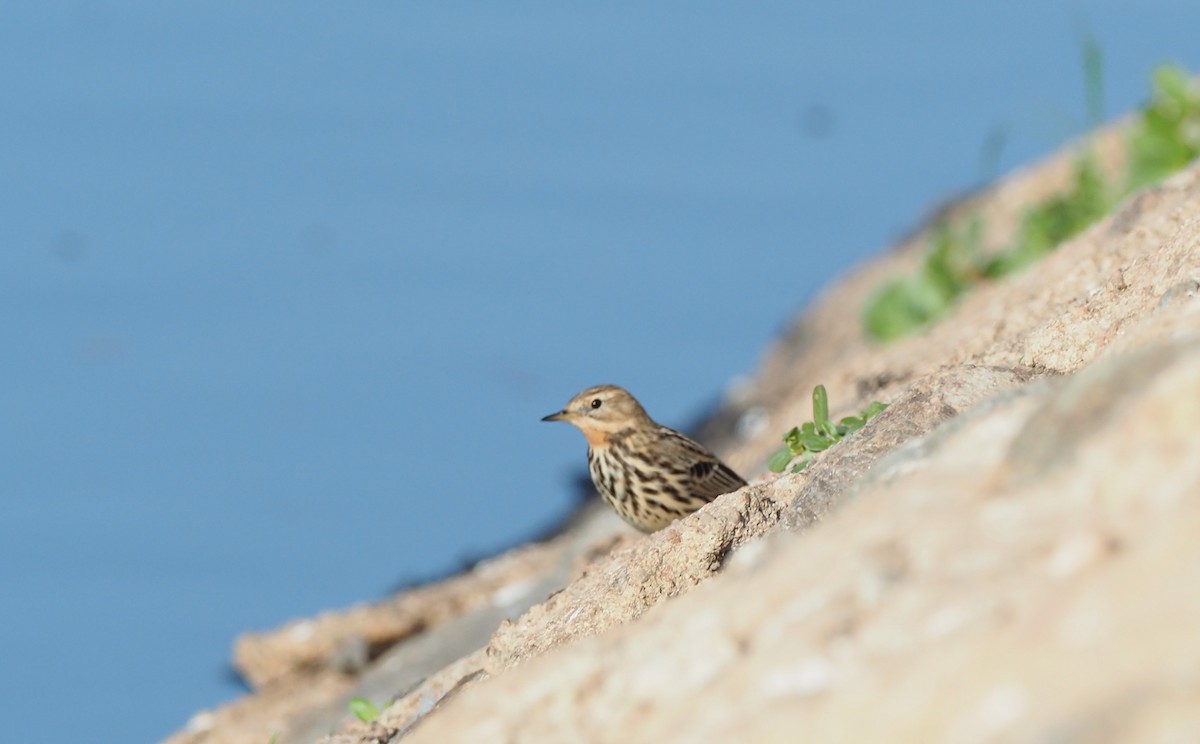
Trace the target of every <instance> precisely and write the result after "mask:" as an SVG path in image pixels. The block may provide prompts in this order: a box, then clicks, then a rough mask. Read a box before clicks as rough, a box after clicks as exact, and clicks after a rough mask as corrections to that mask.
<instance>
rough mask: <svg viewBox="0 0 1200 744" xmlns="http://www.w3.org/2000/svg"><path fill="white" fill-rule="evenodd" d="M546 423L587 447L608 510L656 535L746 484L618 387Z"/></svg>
mask: <svg viewBox="0 0 1200 744" xmlns="http://www.w3.org/2000/svg"><path fill="white" fill-rule="evenodd" d="M542 421H566V422H567V423H569V424H571V425H572V426H574V427H575V428H577V429H579V430H580V431H581V432H583V436H584V438H586V439H587V443H588V454H587V458H588V471H589V472H590V473H591V475H592V483H594V484H595V485H596V490H597V491H599V492H600V496H601V497H603V499H604V500H605V501H607V502H608V505H609V506H611V507H612V508H614V509H616V510H617V514H619V515H621V518H622V519H624V520H625V521H626V522H629V523H630V524H632V525H633V526H634V527H637V528H638V529H639V530H642V531H643V532H653V531H655V530H658V529H662V528H663V527H666V526H667V525H668V524H670V523H671V522H673V521H674V520H676V519H678V518H679V517H683V516H686V515H688V514H691V513H692V512H694V511H696V510H697V509H699V508H700V507H702V506H704V505H705V504H707V503H708V502H710V501H712V500H713V499H715V498H716V497H718V496H720V495H721V494H723V493H729V492H730V491H736V490H737V489H739V488H741V487H742V486H744V485H746V481H745V480H743V479H742V477H741V476H739V475H738V474H737V473H735V472H733V471H732V470H731V469H730V468H729V466H727V465H726V464H725V463H723V462H721V461H720V460H718V459H717V457H716V455H714V454H713V453H711V452H709V451H708V450H706V449H704V447H702V446H701V445H699V444H697V443H696V442H693V441H692V440H691V439H688V438H687V437H685V436H684V435H682V434H680V433H679V432H677V431H675V430H674V429H668V428H667V427H665V426H662V425H660V424H656V423H654V420H653V419H651V418H650V417H649V416H648V415H647V414H646V411H645V409H643V408H642V406H641V404H639V403H638V402H637V400H635V399H634V397H633V396H632V395H630V394H629V393H627V392H626V391H624V390H622V389H621V388H619V387H617V386H616V385H597V386H596V387H590V388H588V389H587V390H584V391H583V392H582V393H579V394H578V395H576V396H575V397H574V398H571V400H569V401H567V405H566V407H565V408H563V409H562V410H561V411H559V412H558V413H552V414H550V415H549V416H546V417H545V418H543V419H542Z"/></svg>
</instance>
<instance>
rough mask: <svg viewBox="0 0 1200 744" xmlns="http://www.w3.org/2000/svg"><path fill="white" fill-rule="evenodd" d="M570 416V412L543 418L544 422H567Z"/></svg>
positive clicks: (561, 412) (560, 412)
mask: <svg viewBox="0 0 1200 744" xmlns="http://www.w3.org/2000/svg"><path fill="white" fill-rule="evenodd" d="M570 415H571V412H570V411H559V412H558V413H552V414H550V415H549V416H542V421H566V420H567V419H568V418H569V417H570Z"/></svg>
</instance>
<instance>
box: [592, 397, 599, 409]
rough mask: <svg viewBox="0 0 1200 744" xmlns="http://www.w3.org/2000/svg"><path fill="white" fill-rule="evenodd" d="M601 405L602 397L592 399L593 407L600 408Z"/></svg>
mask: <svg viewBox="0 0 1200 744" xmlns="http://www.w3.org/2000/svg"><path fill="white" fill-rule="evenodd" d="M599 407H600V399H599V398H596V399H595V400H593V401H592V408H599Z"/></svg>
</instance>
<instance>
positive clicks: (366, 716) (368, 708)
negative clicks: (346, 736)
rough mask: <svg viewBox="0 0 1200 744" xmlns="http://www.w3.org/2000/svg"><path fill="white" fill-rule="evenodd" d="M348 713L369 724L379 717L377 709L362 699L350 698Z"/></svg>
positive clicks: (368, 701) (373, 704)
mask: <svg viewBox="0 0 1200 744" xmlns="http://www.w3.org/2000/svg"><path fill="white" fill-rule="evenodd" d="M350 712H351V713H353V714H354V717H355V718H357V719H358V720H360V721H362V722H363V723H370V722H371V721H374V720H375V719H376V718H378V717H379V708H376V707H375V703H372V702H371V701H370V700H367V699H366V698H364V697H352V698H350Z"/></svg>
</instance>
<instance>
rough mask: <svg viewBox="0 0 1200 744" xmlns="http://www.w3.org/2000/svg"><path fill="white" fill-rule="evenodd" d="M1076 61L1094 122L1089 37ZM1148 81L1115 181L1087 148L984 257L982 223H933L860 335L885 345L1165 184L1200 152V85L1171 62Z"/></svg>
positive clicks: (878, 296)
mask: <svg viewBox="0 0 1200 744" xmlns="http://www.w3.org/2000/svg"><path fill="white" fill-rule="evenodd" d="M1083 58H1084V61H1083V66H1084V77H1085V98H1086V107H1087V112H1088V118H1089V120H1090V121H1091V123H1092V125H1093V127H1094V126H1097V125H1098V124H1099V122H1100V119H1101V115H1102V112H1103V84H1102V76H1101V51H1100V47H1099V45H1098V44H1096V42H1095V41H1094V40H1093V39H1091V38H1090V37H1089V38H1088V39H1086V40H1085V42H1084V48H1083ZM1151 82H1152V92H1151V96H1150V101H1149V102H1148V103H1147V104H1146V105H1145V106H1144V107H1143V108H1142V109H1141V110H1140V112H1139V113H1138V115H1137V116H1136V117H1135V120H1134V123H1133V125H1132V127H1131V128H1130V132H1129V135H1128V136H1127V137H1126V141H1125V150H1126V163H1127V165H1126V173H1125V177H1124V179H1123V180H1124V183H1123V184H1122V185H1116V184H1110V183H1109V182H1108V180H1107V179H1106V177H1105V174H1104V170H1103V168H1102V167H1101V165H1100V163H1099V161H1098V160H1097V158H1096V156H1095V154H1094V153H1093V152H1092V151H1091V149H1090V148H1089V147H1085V148H1084V149H1083V151H1082V152H1081V153H1080V155H1079V156H1078V157H1077V158H1076V161H1075V167H1074V173H1073V176H1072V180H1071V186H1070V187H1069V188H1068V189H1067V190H1066V191H1065V192H1064V193H1062V194H1059V195H1058V196H1055V197H1052V198H1050V199H1047V200H1046V201H1044V202H1042V203H1040V204H1035V205H1033V206H1032V207H1031V208H1030V209H1029V210H1028V211H1027V212H1026V213H1025V215H1024V216H1023V217H1022V219H1021V221H1020V224H1019V225H1018V227H1017V230H1016V233H1015V235H1014V237H1013V239H1012V242H1011V243H1010V244H1009V245H1007V246H1004V247H1002V248H1000V249H997V250H995V251H989V252H988V255H985V253H984V251H983V236H984V232H985V229H984V224H983V220H982V218H981V217H979V216H978V215H970V216H967V217H965V218H960V219H958V220H954V221H943V222H941V223H939V224H937V225H935V226H934V227H933V229H932V237H931V245H930V247H929V250H928V252H927V253H926V255H925V258H924V259H923V260H922V262H921V264H920V267H919V268H918V270H917V273H916V275H915V276H912V277H906V278H899V279H893V280H891V281H889V282H887V283H885V284H884V285H883V286H881V287H880V288H879V289H878V290H876V292H875V294H874V295H873V296H872V298H871V300H870V301H869V303H868V305H867V307H866V309H865V310H864V313H863V325H864V327H865V330H866V333H867V335H868V336H870V337H871V338H872V339H873V340H875V341H890V340H893V339H896V338H900V337H902V336H906V335H908V334H911V333H914V332H916V331H919V330H921V329H923V328H926V327H928V326H929V325H931V324H932V323H934V322H936V321H937V320H938V319H940V318H941V317H942V316H944V315H945V314H946V313H948V312H949V310H950V309H951V308H953V307H954V305H955V303H956V302H957V301H958V300H959V298H960V297H962V295H964V294H965V293H966V292H968V291H969V290H970V289H971V288H972V287H973V286H974V285H976V284H978V283H980V282H983V281H988V280H995V279H1000V278H1003V277H1005V276H1008V275H1009V274H1012V273H1014V272H1017V271H1020V270H1022V269H1024V268H1026V267H1028V266H1029V265H1031V264H1033V263H1035V262H1036V261H1037V260H1038V259H1040V258H1041V257H1042V256H1044V255H1046V254H1047V253H1050V252H1051V251H1053V250H1054V249H1056V248H1057V247H1058V246H1059V245H1060V244H1062V243H1063V242H1064V241H1066V240H1068V239H1070V238H1072V237H1074V236H1075V235H1078V234H1079V233H1081V232H1083V231H1084V230H1085V229H1087V228H1088V227H1089V226H1090V225H1092V224H1093V223H1095V222H1096V221H1098V220H1099V219H1101V218H1102V217H1104V215H1106V214H1107V213H1108V211H1109V210H1110V209H1111V208H1112V206H1113V205H1114V204H1115V203H1116V202H1117V201H1118V200H1119V199H1121V198H1124V197H1125V196H1127V195H1128V194H1130V193H1132V192H1133V191H1135V190H1137V189H1139V188H1142V187H1144V186H1148V185H1151V184H1154V183H1158V182H1159V181H1162V180H1163V179H1164V178H1166V177H1167V176H1169V175H1171V174H1172V173H1175V172H1177V171H1179V170H1180V169H1182V168H1184V167H1185V166H1186V165H1187V164H1188V163H1190V162H1191V161H1192V160H1194V159H1196V157H1198V156H1200V88H1198V87H1197V86H1196V85H1195V84H1194V83H1193V82H1192V80H1191V79H1190V78H1189V77H1188V75H1187V73H1186V72H1185V71H1183V70H1182V69H1180V68H1178V67H1174V66H1170V65H1163V66H1160V67H1159V68H1157V69H1156V70H1155V71H1154V74H1153V75H1152V78H1151ZM992 139H994V138H992ZM986 146H987V148H988V149H989V151H990V150H991V149H993V148H995V147H996V146H997V144H996V143H995V142H992V141H989V142H988V143H986ZM990 157H991V156H990Z"/></svg>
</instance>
